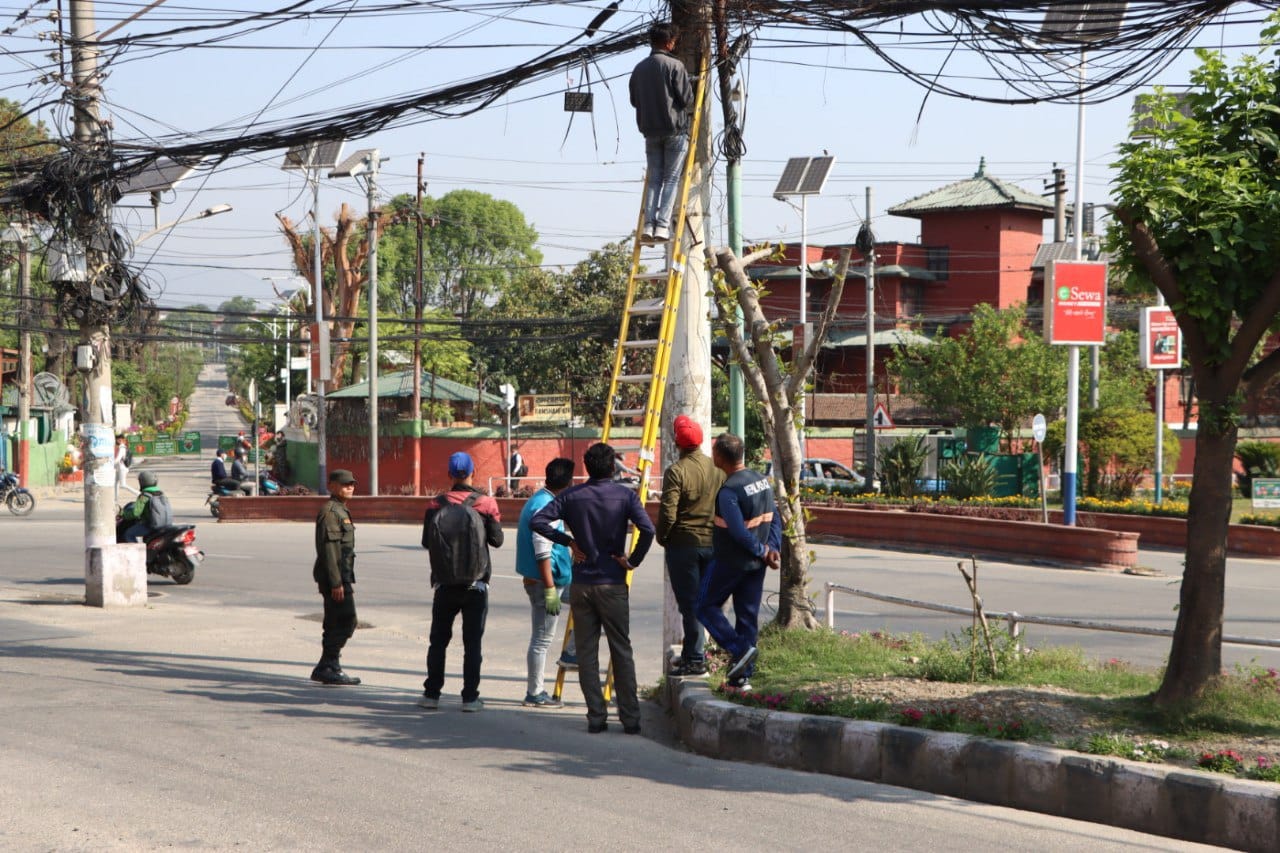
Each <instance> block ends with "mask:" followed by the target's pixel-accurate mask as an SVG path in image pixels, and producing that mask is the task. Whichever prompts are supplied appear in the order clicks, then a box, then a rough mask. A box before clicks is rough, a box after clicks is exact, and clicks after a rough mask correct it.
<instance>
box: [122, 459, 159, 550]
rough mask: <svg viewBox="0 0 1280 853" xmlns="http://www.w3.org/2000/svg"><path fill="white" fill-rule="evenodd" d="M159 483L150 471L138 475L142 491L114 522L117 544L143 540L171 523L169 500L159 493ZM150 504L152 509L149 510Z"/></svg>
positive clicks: (126, 505)
mask: <svg viewBox="0 0 1280 853" xmlns="http://www.w3.org/2000/svg"><path fill="white" fill-rule="evenodd" d="M159 482H160V481H159V479H158V478H157V477H156V475H155V473H154V472H152V471H143V472H141V473H139V474H138V487H139V488H140V489H141V490H142V491H141V492H140V493H139V494H138V496H137V497H136V498H134V499H133V500H132V501H130V502H129V503H127V504H125V506H124V509H123V510H121V512H120V520H119V521H118V522H116V541H117V542H137V541H140V540H145V539H146V538H147V537H148V536H150V535H151V534H152V533H153V532H155V530H157V529H159V528H161V527H167V526H168V525H169V524H170V523H171V522H172V515H171V512H170V510H169V499H168V498H167V497H165V494H164V492H162V491H160V485H159ZM152 503H154V504H155V507H154V508H151V504H152Z"/></svg>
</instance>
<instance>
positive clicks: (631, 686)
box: [569, 583, 640, 728]
mask: <svg viewBox="0 0 1280 853" xmlns="http://www.w3.org/2000/svg"><path fill="white" fill-rule="evenodd" d="M569 601H570V607H571V608H572V609H573V639H574V645H575V646H576V647H577V649H578V684H579V686H581V687H582V698H583V699H585V700H586V703H587V722H588V723H591V724H593V725H598V724H600V723H603V722H604V721H605V718H606V717H608V716H609V708H608V706H606V705H605V702H604V689H603V688H602V687H601V684H600V631H601V629H603V630H604V635H605V637H606V639H608V641H609V660H610V662H612V664H613V695H614V701H615V702H616V703H617V705H618V718H619V719H620V720H622V725H624V726H626V727H627V728H631V727H633V726H638V725H640V699H639V698H638V697H637V696H636V664H635V660H634V659H633V658H632V657H631V636H630V630H631V625H630V623H631V613H630V603H629V601H630V598H629V590H628V589H627V585H626V584H621V583H613V584H584V583H575V584H573V585H572V586H571V587H570V593H569Z"/></svg>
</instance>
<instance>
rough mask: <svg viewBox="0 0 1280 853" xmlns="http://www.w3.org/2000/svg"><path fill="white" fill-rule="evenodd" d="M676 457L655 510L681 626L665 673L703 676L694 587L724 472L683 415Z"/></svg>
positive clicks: (706, 558)
mask: <svg viewBox="0 0 1280 853" xmlns="http://www.w3.org/2000/svg"><path fill="white" fill-rule="evenodd" d="M671 426H672V432H673V433H674V439H675V445H676V448H677V449H678V450H679V451H680V458H679V459H677V460H676V461H675V462H673V463H672V464H671V465H670V466H668V468H667V470H666V471H665V472H663V475H662V502H661V505H660V507H659V509H658V529H657V538H658V544H659V545H661V546H662V547H663V549H664V550H663V553H664V555H665V558H666V562H667V579H668V580H669V581H670V582H671V593H672V595H674V596H675V599H676V606H677V607H679V608H680V617H681V620H682V623H683V627H684V642H683V643H682V644H681V647H680V658H679V659H678V660H676V661H675V662H673V663H672V666H671V669H670V673H671V675H706V673H707V664H706V659H705V656H704V649H703V642H704V641H703V632H702V623H701V622H699V621H698V613H697V607H698V590H699V589H701V586H702V575H703V574H704V573H705V572H706V570H707V565H708V564H709V563H710V562H711V533H712V531H713V530H714V529H715V514H716V493H717V492H718V491H719V490H720V486H721V485H722V484H723V483H724V474H723V473H722V472H721V471H720V470H719V469H718V468H716V466H715V463H714V462H712V461H711V457H709V456H707V454H705V453H703V452H702V427H701V426H699V425H698V422H697V421H695V420H694V419H693V418H691V417H689V416H688V415H679V416H677V417H676V419H675V420H674V421H673V422H672V424H671Z"/></svg>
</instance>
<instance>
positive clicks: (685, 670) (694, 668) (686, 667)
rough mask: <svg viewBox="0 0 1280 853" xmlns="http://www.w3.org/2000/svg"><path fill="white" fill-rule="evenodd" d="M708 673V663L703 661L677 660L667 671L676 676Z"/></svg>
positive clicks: (682, 676)
mask: <svg viewBox="0 0 1280 853" xmlns="http://www.w3.org/2000/svg"><path fill="white" fill-rule="evenodd" d="M706 674H707V665H706V663H705V662H703V661H700V660H698V661H688V660H677V661H675V662H674V663H672V664H671V670H670V671H669V672H668V673H667V675H670V676H672V677H675V678H685V677H689V676H698V675H706Z"/></svg>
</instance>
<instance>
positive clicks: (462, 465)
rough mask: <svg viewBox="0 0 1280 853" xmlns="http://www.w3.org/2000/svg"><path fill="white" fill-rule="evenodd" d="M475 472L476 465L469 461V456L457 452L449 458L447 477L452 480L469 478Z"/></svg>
mask: <svg viewBox="0 0 1280 853" xmlns="http://www.w3.org/2000/svg"><path fill="white" fill-rule="evenodd" d="M475 470H476V463H474V462H472V461H471V456H470V455H469V454H466V453H463V452H462V451H461V450H459V451H458V452H457V453H455V454H453V455H452V456H450V457H449V476H450V477H452V478H453V479H455V480H461V479H462V478H463V477H470V476H471V475H472V474H473V473H474V472H475Z"/></svg>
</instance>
